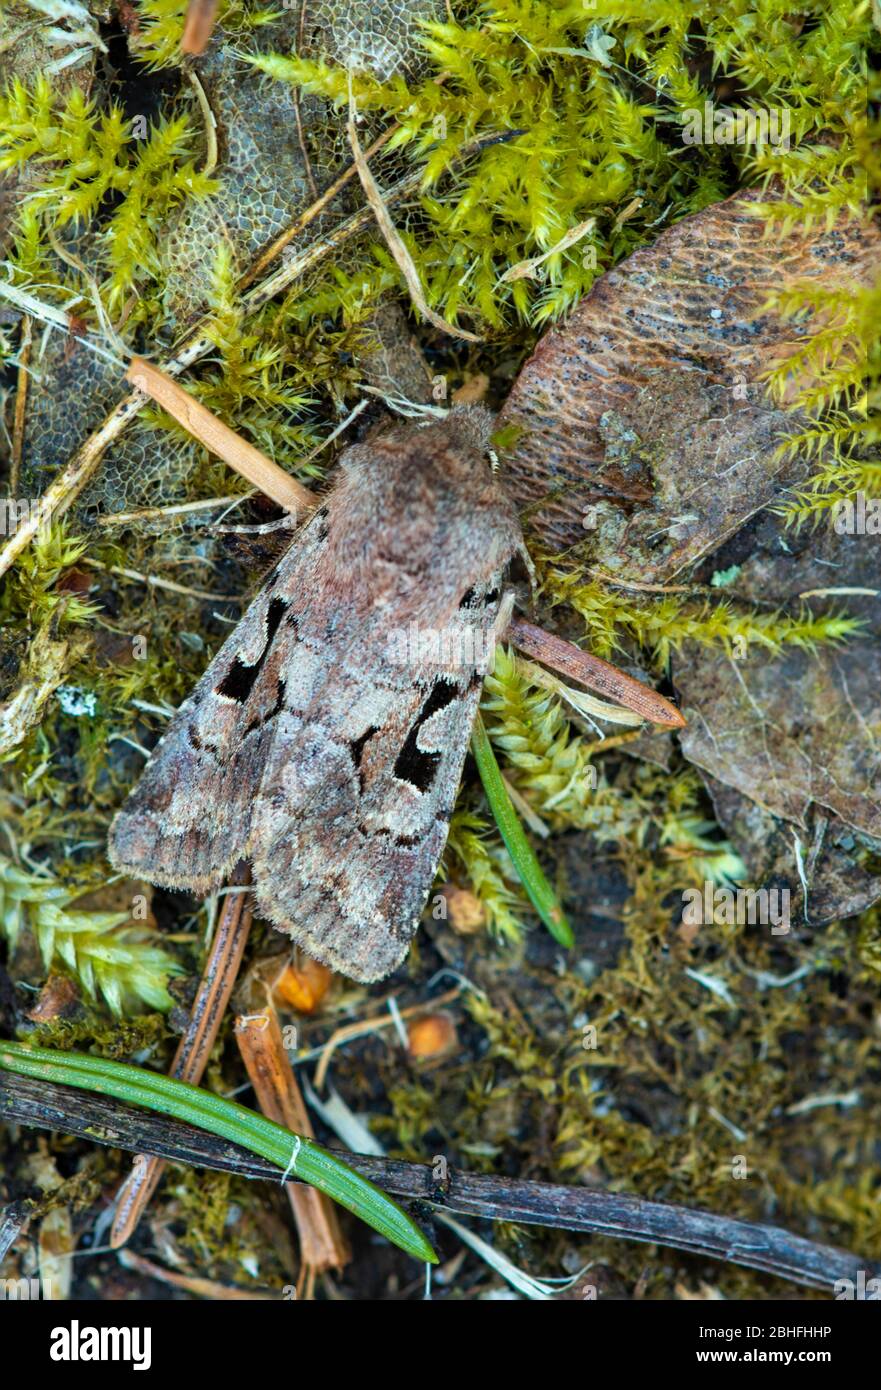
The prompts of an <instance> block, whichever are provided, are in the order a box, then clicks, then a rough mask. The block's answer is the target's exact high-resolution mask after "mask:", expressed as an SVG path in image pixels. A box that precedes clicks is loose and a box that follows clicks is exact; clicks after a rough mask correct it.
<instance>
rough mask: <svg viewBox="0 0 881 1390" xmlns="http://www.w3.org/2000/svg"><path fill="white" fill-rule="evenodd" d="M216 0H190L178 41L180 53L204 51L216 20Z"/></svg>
mask: <svg viewBox="0 0 881 1390" xmlns="http://www.w3.org/2000/svg"><path fill="white" fill-rule="evenodd" d="M217 5H218V0H190V3H189V4H188V5H187V18H186V22H185V24H184V32H183V35H182V37H181V41H180V48H181V53H194V54H198V53H204V52H205V49H206V48H207V47H208V44H209V42H210V40H211V35H212V33H213V31H214V25H215V22H216V20H217Z"/></svg>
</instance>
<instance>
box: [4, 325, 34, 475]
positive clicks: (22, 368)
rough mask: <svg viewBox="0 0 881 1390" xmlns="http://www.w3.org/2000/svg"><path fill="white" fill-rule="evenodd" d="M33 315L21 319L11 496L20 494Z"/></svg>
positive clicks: (10, 464) (10, 472)
mask: <svg viewBox="0 0 881 1390" xmlns="http://www.w3.org/2000/svg"><path fill="white" fill-rule="evenodd" d="M31 322H32V321H31V317H30V314H24V315H23V316H22V320H21V338H20V346H19V349H18V381H17V382H16V387H15V414H14V416H13V420H12V453H11V456H10V462H9V496H10V497H15V496H16V495H17V494H18V483H19V479H20V477H21V455H22V450H23V448H24V426H25V415H26V411H27V403H28V381H29V379H30V378H29V373H28V364H29V363H30V360H31Z"/></svg>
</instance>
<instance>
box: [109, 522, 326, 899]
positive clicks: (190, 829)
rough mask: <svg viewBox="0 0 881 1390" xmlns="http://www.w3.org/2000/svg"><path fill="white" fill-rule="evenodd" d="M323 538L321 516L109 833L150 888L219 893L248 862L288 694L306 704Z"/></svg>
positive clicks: (286, 559) (114, 858) (182, 715)
mask: <svg viewBox="0 0 881 1390" xmlns="http://www.w3.org/2000/svg"><path fill="white" fill-rule="evenodd" d="M323 541H324V534H323V513H322V511H319V512H316V513H315V514H314V516H313V517H312V518H311V519H310V521H309V522H308V523H307V525H306V526H305V527H304V528H303V529H302V530H301V531H300V532H299V534H298V536H297V538H296V539H295V540H294V541H293V543H292V545H291V546H290V548H289V549H288V550H287V551H286V552H285V554H284V555H283V556H282V558H281V560H280V562H279V564H278V565H277V567H276V570H275V572H274V573H273V574H272V576H271V577H270V578H269V580H268V581H267V582H266V583H265V584H264V586H263V587H262V588H261V590H260V592H259V593H258V594H257V596H256V598H255V599H254V600H253V602H252V603H251V605H250V607H249V608H248V610H247V612H246V613H245V615H244V617H243V618H242V620H241V622H240V623H239V624H238V626H237V627H236V629H235V631H234V632H233V633H232V634H231V635H230V637H229V638H228V640H227V641H226V642H225V643H224V645H223V646H222V647H221V649H220V651H219V652H218V653H217V655H216V656H215V658H214V660H213V661H212V662H211V665H210V666H209V667H208V669H207V670H206V671H205V674H204V675H203V676H202V679H201V680H200V681H199V683H198V685H197V686H196V687H195V689H194V690H193V692H192V694H191V695H190V696H189V698H188V699H186V700H185V701H184V702H183V704H182V705H181V706H180V708H179V709H178V711H177V713H176V714H175V716H174V718H173V719H172V721H171V723H170V724H169V726H168V729H167V730H166V732H165V734H164V735H163V737H162V739H161V740H160V742H159V743H158V744H157V745H156V748H155V749H154V751H153V753H152V755H151V757H150V760H149V762H148V763H147V765H146V767H145V769H144V772H143V774H142V776H141V779H140V781H139V782H138V784H137V786H136V787H135V789H134V791H133V792H132V793H131V795H130V796H129V798H128V800H127V801H126V802H125V803H124V805H123V807H122V809H121V810H120V811H119V813H118V814H117V816H116V818H115V819H114V821H113V824H112V825H111V827H110V834H109V838H108V852H109V856H110V860H111V863H112V864H113V865H114V866H115V867H116V868H117V869H122V870H124V871H126V872H129V873H132V874H135V875H140V876H142V877H144V878H146V879H147V880H149V881H150V882H151V883H158V884H161V885H163V886H164V887H168V888H182V889H189V890H190V891H191V892H194V893H198V894H200V895H204V894H206V893H210V892H213V891H216V889H218V888H219V887H220V886H221V884H222V883H223V882H224V880H225V879H226V877H227V876H228V874H229V872H230V871H231V869H232V868H233V867H234V865H235V864H236V863H237V862H238V860H239V859H240V858H242V857H243V855H244V852H245V846H246V844H247V841H248V838H249V835H250V831H251V818H252V811H253V792H254V787H255V785H257V784H258V781H259V776H260V771H261V769H262V767H263V766H264V764H265V762H266V759H267V756H268V753H269V749H270V747H271V744H272V739H273V731H274V725H275V722H276V720H277V718H278V715H279V713H280V712H281V710H282V709H283V708H284V704H285V700H286V699H288V698H290V688H289V687H290V679H291V673H290V668H291V666H294V669H295V671H296V677H295V679H296V681H297V683H298V685H299V687H300V690H299V694H298V696H297V698H298V700H300V701H306V702H308V699H309V698H310V692H309V690H308V686H309V683H310V680H311V679H312V676H313V674H314V663H313V662H311V661H310V659H309V655H310V654H309V653H308V652H306V653H304V655H303V657H302V658H301V657H300V654H299V653H298V657H297V661H296V663H293V662H292V660H291V652H292V648H293V647H294V646H295V645H296V644H297V636H296V624H297V620H298V617H299V614H300V613H301V612H302V610H303V608H304V607H305V605H306V604H307V603H308V601H309V593H310V577H311V575H312V573H313V570H314V566H315V560H316V557H317V555H318V554H319V552H320V550H321V547H322V545H323Z"/></svg>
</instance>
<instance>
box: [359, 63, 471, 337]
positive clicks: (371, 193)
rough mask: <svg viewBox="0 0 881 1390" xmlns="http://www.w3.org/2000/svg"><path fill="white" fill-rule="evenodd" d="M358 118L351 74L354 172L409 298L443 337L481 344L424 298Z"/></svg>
mask: <svg viewBox="0 0 881 1390" xmlns="http://www.w3.org/2000/svg"><path fill="white" fill-rule="evenodd" d="M356 116H357V110H356V107H355V97H354V94H353V92H352V76H351V73H350V74H349V120H348V124H347V125H346V133H347V135H348V137H349V144H350V145H351V147H352V154H353V156H354V159H355V168H356V169H357V171H358V177H359V179H360V180H361V187H362V188H363V189H364V196H365V198H366V199H367V201H368V203H369V204H370V206H371V208H372V209H373V214H374V216H375V218H376V223H377V226H378V227H379V230H380V231H381V232H382V235H383V240H384V241H385V244H386V246H387V247H388V249H389V250H390V251H391V253H392V256H393V257H394V260H395V264H396V265H397V267H398V269H399V270H400V272H401V274H402V275H403V277H404V280H405V282H406V285H407V289H408V290H409V291H410V298H411V299H412V301H413V303H414V304H415V305H416V308H417V309H418V310H419V312H420V313H421V314H422V315H423V317H424V318H426V319H427V320H428V322H429V323H432V324H434V326H435V328H438V329H440V331H441V332H442V333H447V334H448V335H449V336H450V337H452V338H464V339H465V341H466V342H468V343H479V342H481V341H482V339H481V338H479V337H478V335H477V334H476V333H469V332H467V330H466V329H464V328H455V327H454V326H453V324H451V323H447V321H446V319H444V318H441V316H440V314H436V313H435V312H434V310H433V309H432V308H430V307H429V304H428V301H427V300H426V298H425V292H424V290H423V288H422V284H421V281H420V279H419V272H418V271H417V269H416V266H415V265H414V263H413V257H412V256H411V255H410V252H409V251H408V250H407V248H406V246H405V245H404V242H403V239H402V237H401V234H400V232H399V231H398V229H397V227H396V226H395V224H394V222H393V221H392V219H391V217H390V216H389V210H388V207H387V203H386V199H384V198H383V196H382V194H381V193H380V191H379V184H378V183H377V182H376V179H375V178H374V177H373V174H372V173H371V170H370V166H369V165H368V163H367V160H366V159H365V157H364V151H363V150H362V149H361V144H360V141H359V140H358V131H357V129H356V126H355V118H356Z"/></svg>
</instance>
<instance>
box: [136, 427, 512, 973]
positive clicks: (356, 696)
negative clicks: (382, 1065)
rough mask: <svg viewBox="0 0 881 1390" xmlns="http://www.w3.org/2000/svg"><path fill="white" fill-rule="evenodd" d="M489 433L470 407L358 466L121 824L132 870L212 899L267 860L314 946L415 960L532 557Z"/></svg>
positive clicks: (294, 549) (352, 457) (365, 960)
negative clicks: (485, 701) (509, 582)
mask: <svg viewBox="0 0 881 1390" xmlns="http://www.w3.org/2000/svg"><path fill="white" fill-rule="evenodd" d="M492 422H493V417H492V415H491V414H490V412H489V411H487V410H485V409H484V408H482V407H455V406H454V407H453V409H452V410H451V411H450V412H449V414H448V415H447V416H445V417H444V418H443V419H442V420H440V421H437V420H434V421H431V422H430V423H427V424H416V423H408V424H406V425H396V426H394V427H393V428H391V429H390V430H389V431H388V432H387V433H385V434H383V435H382V436H381V437H380V438H379V439H378V440H373V441H370V442H365V443H362V444H356V445H354V446H353V447H351V448H349V449H348V450H347V451H346V452H345V453H344V454H343V456H342V458H341V460H340V463H339V466H338V470H337V474H336V481H335V484H334V486H333V488H332V490H331V491H330V492H329V493H328V495H327V497H326V498H325V499H324V501H323V503H322V505H321V506H319V507H318V509H317V510H316V511H315V512H313V514H312V515H311V517H310V519H309V520H308V521H307V522H306V524H305V525H304V526H303V528H302V529H301V530H300V531H299V532H298V534H297V536H296V537H295V539H294V541H293V543H292V545H291V547H290V549H289V550H288V551H287V552H286V553H285V555H284V556H283V558H282V559H281V561H280V563H279V564H278V566H277V567H276V569H275V571H274V572H273V573H272V575H271V576H270V577H269V579H268V580H267V582H266V584H265V585H264V587H263V588H262V590H261V591H260V593H259V594H258V595H257V597H256V598H255V599H254V601H253V603H252V604H251V606H250V608H249V609H248V611H247V612H246V613H245V615H244V617H243V618H242V620H241V622H240V623H239V625H238V627H237V628H236V629H235V631H234V632H233V633H232V635H231V636H230V637H229V639H228V640H227V641H226V642H225V643H224V645H223V647H222V648H221V650H220V651H219V652H218V654H217V656H216V657H215V658H214V660H213V661H212V663H211V665H210V666H209V667H208V670H207V671H206V672H205V675H204V676H203V677H202V679H201V681H200V682H199V684H198V685H197V686H196V688H195V690H194V691H193V694H192V695H191V696H190V698H189V699H188V700H186V701H185V702H184V703H183V705H181V707H180V709H179V710H178V712H177V714H176V715H175V717H174V719H173V720H172V722H171V724H170V726H169V728H168V730H167V732H166V733H165V736H164V737H163V739H162V741H161V742H160V743H159V744H158V746H157V748H156V749H155V751H154V753H153V755H152V757H151V758H150V761H149V762H148V764H147V766H146V768H145V770H144V773H143V776H142V777H141V780H140V782H139V783H138V785H137V787H136V788H135V789H134V791H133V792H132V793H131V795H130V796H129V798H128V800H127V801H126V803H125V805H124V806H123V808H122V810H121V811H120V812H119V814H118V816H117V817H116V819H115V820H114V822H113V825H112V827H111V830H110V842H109V852H110V858H111V860H112V862H113V864H114V865H115V866H116V867H117V868H118V869H122V870H125V871H126V872H129V873H132V874H137V875H140V876H142V877H143V878H146V879H148V880H149V881H151V882H153V883H157V884H161V885H163V886H166V887H170V888H178V889H189V890H190V891H192V892H194V893H198V894H200V895H204V894H208V893H212V892H216V891H217V890H218V889H219V888H220V887H221V886H222V884H223V883H224V881H225V880H226V879H227V878H228V875H229V873H230V871H231V870H232V869H233V867H234V865H235V864H236V863H237V862H238V860H240V859H250V860H251V876H252V883H253V892H254V896H255V899H256V909H257V911H258V912H259V913H260V914H261V915H262V916H264V917H265V918H267V919H268V920H269V921H270V922H272V923H273V924H274V925H275V926H276V927H278V928H279V929H280V930H282V931H286V932H289V933H290V935H291V936H292V937H293V939H294V940H295V941H296V942H297V943H298V944H299V945H300V946H302V947H303V948H304V950H306V951H307V952H308V953H309V955H311V956H314V957H315V958H316V959H318V960H320V961H323V962H325V964H327V965H329V966H331V968H332V969H334V970H339V971H341V972H342V973H343V974H345V975H349V976H351V977H352V978H354V979H356V980H360V981H364V982H368V981H372V980H378V979H381V978H382V977H383V976H384V975H387V974H388V973H389V971H391V970H393V969H394V968H395V967H396V966H397V965H398V964H399V963H400V962H401V960H402V959H403V957H404V956H405V954H406V952H407V948H408V946H409V943H410V940H411V937H412V936H413V934H414V932H415V930H416V927H417V925H418V921H419V915H420V913H421V910H422V907H423V905H424V903H425V899H426V896H427V894H428V891H429V889H430V887H431V884H432V880H433V878H434V874H435V871H436V869H437V865H438V861H439V859H440V856H441V852H442V850H443V847H444V843H445V841H446V836H447V829H448V826H449V819H450V814H451V811H452V808H453V802H454V800H455V796H456V791H457V788H458V784H459V778H460V775H461V771H462V763H463V761H464V758H465V753H466V750H467V748H468V741H469V737H470V733H471V726H472V723H473V720H474V714H475V711H476V708H477V702H478V700H479V697H480V687H481V682H482V678H483V675H484V674H485V671H486V669H487V666H488V665H489V664H490V663H491V652H492V640H493V638H494V636H495V635H496V633H500V632H501V631H503V630H504V628H505V626H506V625H507V621H508V617H509V615H510V610H511V601H512V600H511V596H510V595H505V596H504V597H503V594H502V580H503V574H504V570H505V567H506V565H507V564H508V562H509V561H510V560H511V558H512V556H513V555H514V552H515V551H518V550H519V551H521V553H523V538H522V534H521V530H520V525H519V522H518V519H517V514H516V512H515V510H514V508H513V507H512V505H511V503H510V502H509V501H508V499H507V498H506V497H505V495H504V492H503V491H502V489H501V487H500V485H499V484H498V482H497V480H496V478H495V476H494V474H493V471H492V468H491V466H490V464H489V462H488V461H487V458H486V448H487V445H488V441H489V435H490V430H491V428H492Z"/></svg>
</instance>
